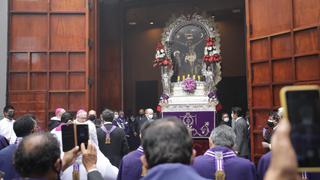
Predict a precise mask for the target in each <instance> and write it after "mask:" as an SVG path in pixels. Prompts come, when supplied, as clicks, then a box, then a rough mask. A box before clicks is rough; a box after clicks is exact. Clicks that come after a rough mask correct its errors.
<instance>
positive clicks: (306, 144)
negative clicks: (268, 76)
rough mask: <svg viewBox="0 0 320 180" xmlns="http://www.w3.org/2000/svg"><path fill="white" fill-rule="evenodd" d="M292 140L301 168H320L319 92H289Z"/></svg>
mask: <svg viewBox="0 0 320 180" xmlns="http://www.w3.org/2000/svg"><path fill="white" fill-rule="evenodd" d="M286 99H287V109H288V117H289V120H290V122H291V140H292V145H293V147H294V149H295V152H296V155H297V158H298V165H299V167H310V168H312V167H320V103H319V102H320V98H319V91H318V90H305V91H287V92H286Z"/></svg>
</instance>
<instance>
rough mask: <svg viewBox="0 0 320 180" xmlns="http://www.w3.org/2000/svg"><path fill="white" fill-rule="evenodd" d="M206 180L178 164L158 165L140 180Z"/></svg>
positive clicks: (190, 169) (186, 166)
mask: <svg viewBox="0 0 320 180" xmlns="http://www.w3.org/2000/svg"><path fill="white" fill-rule="evenodd" d="M180 179H181V180H207V179H206V178H203V177H201V176H200V175H199V174H198V173H197V172H196V171H195V170H194V169H192V167H190V166H189V165H185V164H180V163H165V164H159V165H156V166H155V167H153V168H151V169H149V170H148V173H147V175H146V176H145V177H143V178H142V179H141V180H180Z"/></svg>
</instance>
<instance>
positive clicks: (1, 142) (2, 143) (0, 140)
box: [0, 135, 9, 150]
mask: <svg viewBox="0 0 320 180" xmlns="http://www.w3.org/2000/svg"><path fill="white" fill-rule="evenodd" d="M8 145H9V142H8V140H7V139H6V138H5V137H4V136H1V135H0V150H1V149H3V148H5V147H7V146H8Z"/></svg>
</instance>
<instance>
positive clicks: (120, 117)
mask: <svg viewBox="0 0 320 180" xmlns="http://www.w3.org/2000/svg"><path fill="white" fill-rule="evenodd" d="M112 124H113V125H114V126H117V127H119V128H121V129H125V124H124V113H123V111H119V113H118V112H116V111H115V112H114V119H113V121H112Z"/></svg>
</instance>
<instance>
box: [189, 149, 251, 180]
mask: <svg viewBox="0 0 320 180" xmlns="http://www.w3.org/2000/svg"><path fill="white" fill-rule="evenodd" d="M208 151H211V152H218V151H220V152H223V153H231V152H233V151H232V150H231V149H229V148H227V147H223V146H217V147H214V148H211V149H209V150H208ZM192 166H193V168H194V169H195V170H196V171H197V172H198V173H199V174H200V175H201V176H202V177H205V178H208V179H215V172H216V160H215V158H214V157H211V156H208V155H202V156H198V157H196V158H195V159H194V162H193V164H192ZM223 169H224V172H225V175H226V180H256V179H257V174H256V169H255V166H254V164H253V163H252V162H251V161H249V160H247V159H244V158H241V157H237V156H231V157H226V158H223Z"/></svg>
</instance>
